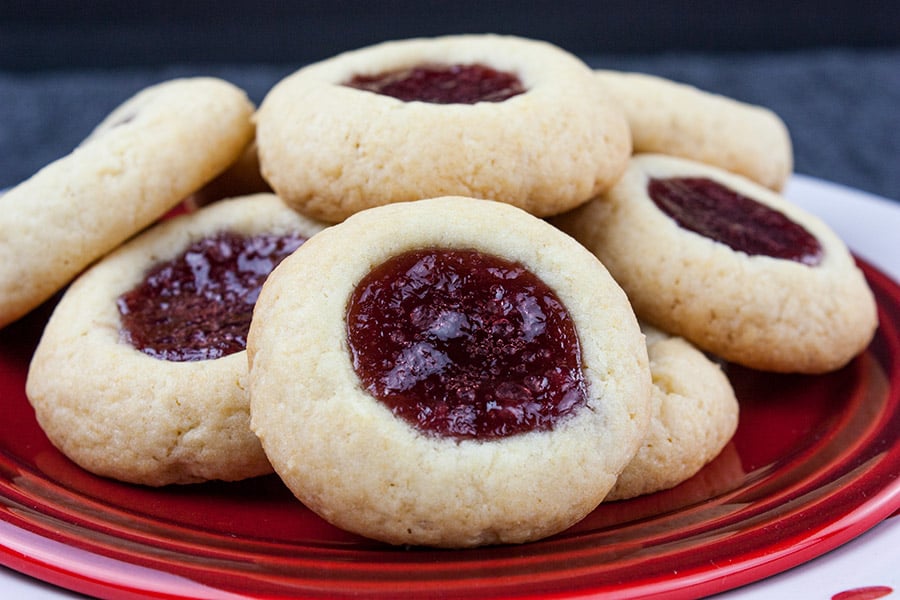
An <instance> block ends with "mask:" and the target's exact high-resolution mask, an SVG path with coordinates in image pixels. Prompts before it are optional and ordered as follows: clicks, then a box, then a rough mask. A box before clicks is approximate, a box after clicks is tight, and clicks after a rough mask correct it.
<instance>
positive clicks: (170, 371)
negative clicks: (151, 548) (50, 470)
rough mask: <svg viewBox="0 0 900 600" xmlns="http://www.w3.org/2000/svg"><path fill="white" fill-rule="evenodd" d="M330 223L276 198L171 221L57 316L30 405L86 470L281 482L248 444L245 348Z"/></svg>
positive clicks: (84, 280) (132, 245) (134, 244)
mask: <svg viewBox="0 0 900 600" xmlns="http://www.w3.org/2000/svg"><path fill="white" fill-rule="evenodd" d="M321 228H322V225H321V224H318V223H315V222H311V221H310V220H308V219H306V218H304V217H302V216H300V215H298V214H297V213H296V212H295V211H293V210H292V209H290V208H288V207H287V206H285V205H284V203H283V202H281V200H279V199H278V198H277V197H276V196H274V195H271V194H261V195H254V196H246V197H242V198H236V199H229V200H222V201H220V202H218V203H216V204H214V205H211V206H209V207H207V208H204V209H201V210H199V211H198V212H196V213H193V214H190V215H183V216H181V217H177V218H174V219H169V220H167V221H165V222H163V223H161V224H159V225H157V226H155V227H153V228H152V229H150V230H148V231H147V232H145V233H143V234H141V235H140V236H138V237H137V238H135V239H134V240H132V241H130V242H128V243H127V244H126V245H125V246H123V247H121V248H120V249H118V250H116V251H115V252H113V253H112V254H109V255H108V256H106V257H105V258H103V259H102V260H101V261H100V262H98V263H97V264H96V265H94V266H93V267H92V268H91V269H89V270H88V271H86V272H85V273H84V274H83V275H81V276H80V277H79V278H78V279H76V281H75V282H74V283H73V284H72V285H71V286H70V287H69V289H68V290H67V291H66V292H65V294H64V295H63V297H62V299H61V300H60V302H59V304H58V305H57V306H56V309H55V310H54V312H53V314H52V316H51V318H50V321H49V323H48V324H47V327H46V330H45V332H44V335H43V337H42V338H41V341H40V343H39V345H38V348H37V350H36V351H35V354H34V357H33V358H32V362H31V365H30V368H29V372H28V379H27V383H26V392H27V395H28V399H29V400H30V402H31V404H32V405H33V406H34V409H35V414H36V416H37V420H38V423H39V424H40V425H41V427H42V428H43V429H44V431H45V432H46V434H47V437H48V438H49V439H50V441H51V442H52V443H53V444H54V445H55V446H56V447H57V448H59V449H60V450H61V451H62V452H63V453H64V454H65V455H67V456H68V457H69V458H70V459H72V460H73V461H74V462H76V463H77V464H79V465H81V466H82V467H83V468H85V469H87V470H89V471H91V472H93V473H95V474H98V475H102V476H106V477H112V478H115V479H119V480H122V481H127V482H131V483H139V484H145V485H151V486H160V485H166V484H173V483H194V482H200V481H206V480H215V479H221V480H238V479H243V478H247V477H252V476H255V475H260V474H263V473H269V472H271V467H270V466H269V463H268V461H267V460H266V457H265V454H264V453H263V451H262V448H261V447H260V445H259V441H258V440H257V439H256V436H254V435H253V433H252V432H251V431H250V426H249V424H250V402H249V398H248V396H247V392H246V382H245V379H246V375H247V355H246V351H245V347H246V336H247V331H248V329H249V326H250V319H251V316H252V310H253V305H254V302H255V300H256V295H257V294H258V292H259V288H260V287H261V286H262V281H263V280H264V279H265V277H266V276H267V275H268V273H269V272H270V271H271V269H272V268H273V266H274V265H275V264H277V262H278V261H279V260H280V259H281V258H283V257H284V256H285V255H287V254H288V253H290V252H291V251H293V250H294V249H295V248H296V247H297V246H298V245H300V244H302V243H303V242H304V241H305V239H307V238H309V237H311V236H312V235H314V234H315V233H317V232H318V231H319V230H320V229H321Z"/></svg>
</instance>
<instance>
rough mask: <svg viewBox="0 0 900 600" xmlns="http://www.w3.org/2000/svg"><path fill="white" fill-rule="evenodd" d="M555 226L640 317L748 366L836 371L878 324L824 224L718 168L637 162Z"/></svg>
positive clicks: (858, 275)
mask: <svg viewBox="0 0 900 600" xmlns="http://www.w3.org/2000/svg"><path fill="white" fill-rule="evenodd" d="M556 224H557V225H559V226H560V227H562V228H563V229H564V230H565V231H568V232H569V233H571V234H572V235H573V236H574V237H576V238H577V239H578V240H580V241H581V242H582V243H583V244H584V245H585V246H587V247H588V248H589V249H591V250H592V251H593V252H595V253H596V255H597V256H598V257H599V258H600V260H601V261H603V263H604V264H605V265H606V267H607V268H608V269H609V271H610V272H611V273H612V275H613V276H614V277H615V278H616V280H617V281H618V282H619V284H620V285H621V286H622V287H623V288H624V289H625V291H626V293H627V294H628V296H629V298H630V300H631V303H632V306H633V307H634V310H635V312H636V313H637V315H638V316H639V317H640V318H641V319H644V320H646V321H648V322H649V323H651V324H653V325H655V326H657V327H660V328H661V329H663V330H665V331H667V332H670V333H672V334H673V335H677V336H681V337H684V338H686V339H687V340H688V341H690V342H692V343H693V344H694V345H696V346H697V347H699V348H700V349H702V350H704V351H707V352H711V353H713V354H716V355H718V356H719V357H721V358H724V359H725V360H728V361H732V362H735V363H738V364H742V365H744V366H747V367H750V368H754V369H760V370H765V371H777V372H797V373H822V372H826V371H831V370H834V369H837V368H840V367H841V366H843V365H844V364H846V363H847V362H849V361H850V360H851V359H852V358H853V357H854V356H856V355H857V354H859V353H860V352H861V351H862V350H863V349H865V347H866V346H867V345H868V344H869V342H870V341H871V339H872V336H873V335H874V333H875V329H876V327H877V325H878V318H877V312H876V307H875V300H874V296H873V294H872V291H871V290H870V289H869V286H868V284H867V283H866V280H865V278H864V276H863V274H862V272H861V270H860V269H859V268H858V267H857V265H856V263H855V261H854V259H853V256H852V255H851V254H850V252H849V251H848V249H847V247H846V246H845V245H844V243H843V242H842V241H841V240H840V239H839V238H838V236H837V235H836V234H835V233H834V232H833V231H832V230H831V229H830V228H829V227H828V226H827V225H826V224H825V223H823V222H822V221H821V220H820V219H818V218H817V217H815V216H814V215H812V214H809V213H808V212H806V211H804V210H802V209H800V208H799V207H797V206H796V205H794V204H792V203H791V202H789V201H788V200H786V199H784V198H783V197H782V196H780V195H779V194H777V193H776V192H773V191H771V190H769V189H767V188H765V187H762V186H760V185H758V184H756V183H754V182H752V181H750V180H748V179H746V178H744V177H741V176H738V175H735V174H732V173H729V172H727V171H724V170H722V169H718V168H716V167H712V166H709V165H704V164H701V163H697V162H694V161H688V160H685V159H680V158H674V157H669V156H662V155H638V156H636V157H635V158H633V159H632V160H631V165H630V166H629V168H628V170H627V171H626V173H625V175H623V177H622V179H620V180H619V181H618V182H617V183H616V185H615V186H614V187H613V188H611V189H610V190H609V192H608V193H606V194H604V195H602V196H600V197H598V198H596V199H594V200H592V201H591V202H589V203H588V204H586V205H584V206H582V207H579V208H578V209H576V210H574V211H571V212H570V213H568V214H566V215H565V216H563V217H561V218H559V219H558V220H557V221H556Z"/></svg>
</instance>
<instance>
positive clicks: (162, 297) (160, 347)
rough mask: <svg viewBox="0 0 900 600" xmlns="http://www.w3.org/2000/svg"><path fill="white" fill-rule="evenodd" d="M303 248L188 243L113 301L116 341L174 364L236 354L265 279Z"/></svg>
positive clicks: (262, 242)
mask: <svg viewBox="0 0 900 600" xmlns="http://www.w3.org/2000/svg"><path fill="white" fill-rule="evenodd" d="M304 241H306V240H305V238H304V237H302V236H300V235H296V234H293V235H286V236H281V235H271V234H263V235H254V236H247V237H245V236H241V235H236V234H232V233H220V234H217V235H215V236H211V237H208V238H204V239H201V240H199V241H197V242H195V243H194V244H192V245H191V246H190V247H189V248H188V249H187V250H186V251H185V252H184V253H183V254H182V255H181V256H179V257H177V258H175V259H174V260H171V261H168V262H165V263H160V264H158V265H156V266H155V267H154V268H153V269H152V270H151V271H150V272H149V273H148V274H147V276H146V277H145V278H144V281H143V282H142V283H141V284H140V285H138V286H137V287H135V288H134V289H132V290H130V291H129V292H126V293H125V294H122V296H120V297H119V298H118V301H117V305H118V308H119V313H120V314H121V320H122V335H123V337H124V339H125V340H126V341H128V342H129V343H130V344H131V345H132V346H134V347H135V348H137V349H138V350H140V351H141V352H143V353H145V354H149V355H150V356H153V357H155V358H160V359H163V360H170V361H178V362H181V361H193V360H208V359H214V358H219V357H222V356H226V355H228V354H233V353H235V352H240V351H241V350H244V349H245V348H246V347H247V332H248V331H249V330H250V318H251V317H252V316H253V306H254V305H255V304H256V298H257V297H258V296H259V291H260V289H261V288H262V285H263V283H264V282H265V279H266V277H267V276H268V275H269V273H270V272H271V271H272V269H274V268H275V267H276V266H277V265H278V263H279V262H281V260H282V259H284V258H285V257H286V256H287V255H289V254H290V253H291V252H293V251H294V250H296V249H297V248H298V247H299V246H300V245H301V244H302V243H303V242H304Z"/></svg>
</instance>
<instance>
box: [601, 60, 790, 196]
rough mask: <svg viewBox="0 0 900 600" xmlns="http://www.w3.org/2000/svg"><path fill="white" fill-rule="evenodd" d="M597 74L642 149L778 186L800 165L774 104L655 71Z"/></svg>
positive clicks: (636, 148)
mask: <svg viewBox="0 0 900 600" xmlns="http://www.w3.org/2000/svg"><path fill="white" fill-rule="evenodd" d="M596 74H597V78H598V79H599V80H600V82H601V83H602V84H603V86H604V87H605V88H606V89H607V90H608V91H609V93H610V94H612V95H613V96H614V97H615V98H617V99H618V101H619V103H620V104H621V106H622V109H623V110H624V112H625V116H626V118H627V119H628V125H629V127H630V128H631V136H632V143H633V145H634V151H635V152H636V153H659V154H668V155H671V156H679V157H682V158H687V159H691V160H696V161H698V162H703V163H707V164H710V165H714V166H717V167H719V168H722V169H725V170H726V171H732V172H734V173H738V174H739V175H743V176H744V177H747V178H748V179H752V180H753V181H756V182H757V183H759V184H761V185H763V186H766V187H768V188H771V189H774V190H780V189H782V188H783V187H784V184H785V183H786V182H787V179H788V177H789V176H790V174H791V171H792V170H793V165H794V158H793V150H792V147H791V139H790V134H789V133H788V129H787V127H786V126H785V124H784V122H783V121H782V120H781V118H779V117H778V115H776V114H775V113H774V112H772V111H771V110H769V109H768V108H765V107H763V106H757V105H753V104H747V103H745V102H739V101H737V100H734V99H732V98H728V97H726V96H721V95H718V94H712V93H709V92H706V91H703V90H700V89H698V88H695V87H692V86H689V85H685V84H682V83H677V82H675V81H671V80H668V79H664V78H662V77H655V76H653V75H645V74H642V73H623V72H617V71H609V70H599V71H597V72H596Z"/></svg>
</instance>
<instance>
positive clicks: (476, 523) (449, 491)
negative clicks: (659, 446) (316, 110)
mask: <svg viewBox="0 0 900 600" xmlns="http://www.w3.org/2000/svg"><path fill="white" fill-rule="evenodd" d="M496 223H504V227H503V228H502V229H497V228H496V226H495V224H496ZM347 240H353V243H352V245H351V246H348V244H347ZM435 247H438V248H446V249H475V250H478V251H480V252H483V253H487V254H490V255H493V256H498V257H502V258H505V259H506V260H510V261H513V262H517V263H519V264H521V265H523V266H525V267H526V268H527V269H529V270H530V271H531V272H532V273H534V274H535V275H537V276H538V277H539V278H540V279H541V280H542V281H543V282H544V283H545V284H547V285H548V286H549V287H550V289H551V290H553V291H554V292H555V293H556V295H557V296H558V297H559V299H560V300H561V301H562V303H563V304H564V305H565V306H566V308H567V309H568V313H569V315H570V317H571V318H572V320H573V322H574V325H575V328H576V331H577V335H578V338H579V340H580V344H581V353H582V361H583V365H584V367H583V371H584V376H585V380H586V382H587V390H588V391H587V403H586V405H584V406H582V408H581V409H580V410H578V411H577V412H576V413H574V414H571V415H569V416H568V418H566V419H565V420H563V421H562V422H560V423H557V425H556V426H555V428H553V429H552V430H550V431H531V432H527V433H520V434H517V435H512V436H508V437H503V438H499V439H493V440H478V439H475V440H472V439H467V440H460V441H458V440H454V439H450V438H446V437H441V436H438V435H428V434H423V433H419V432H418V431H417V430H416V429H415V428H414V427H413V426H411V425H409V424H408V423H407V422H406V421H404V420H402V419H400V418H397V417H395V416H393V414H392V413H391V410H390V409H389V408H388V407H387V406H385V405H384V404H383V403H381V402H380V401H378V400H376V399H375V398H374V397H373V396H371V395H370V394H369V393H367V392H366V391H365V390H364V388H363V385H362V383H361V381H360V379H359V378H358V377H357V375H356V373H355V371H354V367H353V364H352V361H351V356H350V351H349V349H348V342H347V321H346V311H347V306H348V301H349V299H350V297H351V295H352V294H353V292H354V289H355V287H356V286H357V284H358V282H360V280H361V279H362V278H363V277H364V276H365V275H366V274H367V273H369V272H370V271H371V270H372V269H373V268H375V267H376V266H378V265H380V264H382V263H384V262H385V261H387V260H388V259H390V258H391V257H394V256H397V255H399V254H402V253H405V252H407V251H411V250H416V249H421V248H435ZM310 280H316V281H317V283H318V284H317V285H316V286H310V285H308V282H309V281H310ZM247 349H248V355H249V358H250V396H251V415H252V422H251V426H252V428H253V430H254V431H255V432H256V433H257V435H258V436H259V437H260V439H261V441H262V443H263V448H264V449H265V451H266V453H267V455H268V456H269V459H270V460H271V462H272V465H273V466H274V468H275V471H276V472H277V473H278V474H279V475H280V476H281V478H282V479H283V480H284V481H285V483H286V484H287V485H288V487H289V488H290V489H291V490H292V491H293V492H294V494H295V495H296V496H297V497H298V498H299V499H300V500H301V501H302V502H303V503H304V504H306V506H308V507H309V508H310V509H312V510H313V511H315V512H317V513H318V514H319V515H321V516H322V517H323V518H325V519H326V520H328V521H330V522H332V523H333V524H335V525H337V526H339V527H342V528H344V529H347V530H350V531H354V532H356V533H359V534H362V535H365V536H369V537H372V538H375V539H379V540H382V541H386V542H389V543H392V544H419V545H431V546H445V547H466V546H477V545H481V544H493V543H507V542H508V543H513V542H525V541H528V540H534V539H537V538H541V537H544V536H547V535H551V534H553V533H555V532H558V531H561V530H563V529H565V528H566V527H568V526H570V525H571V524H573V523H575V522H576V521H578V520H580V519H581V518H582V517H584V516H585V515H586V514H588V513H589V512H590V511H591V510H593V509H594V508H595V507H596V506H597V504H598V503H599V502H600V501H601V500H602V499H603V498H604V496H605V495H606V493H607V492H608V491H609V490H610V488H611V487H612V486H613V484H614V483H615V480H616V477H617V476H618V474H619V473H620V472H621V470H622V469H623V468H624V467H625V465H626V464H627V463H628V461H629V460H630V459H631V458H632V456H633V455H634V453H635V452H636V450H637V448H638V446H639V445H640V443H641V440H642V439H643V435H644V432H645V431H646V427H647V424H648V420H649V396H650V385H651V384H650V373H649V368H648V364H647V354H646V344H645V343H644V339H643V336H642V334H641V332H640V329H639V326H638V324H637V321H636V319H635V317H634V315H633V313H632V310H631V307H630V306H629V305H628V302H627V299H626V297H625V295H624V293H622V291H621V289H620V288H619V286H618V285H616V283H615V282H614V281H613V280H612V278H611V277H610V276H609V274H608V273H607V272H606V270H605V269H604V268H603V266H602V265H601V264H600V262H599V261H597V259H596V258H595V257H594V256H593V255H591V254H590V253H589V252H587V251H586V250H585V249H584V248H583V247H581V246H580V245H579V244H577V243H576V242H575V241H574V240H572V239H571V238H570V237H568V236H566V235H564V234H562V233H561V232H559V231H558V230H556V229H554V228H553V227H551V226H549V225H547V224H546V223H545V222H543V221H541V220H540V219H537V218H535V217H533V216H530V215H528V214H527V213H525V212H523V211H521V210H519V209H517V208H514V207H512V206H508V205H506V204H502V203H496V202H490V201H485V200H474V199H468V198H460V197H447V198H439V199H432V200H423V201H420V202H414V203H407V204H402V205H398V204H394V205H389V206H384V207H379V208H373V209H370V210H367V211H363V212H361V213H359V214H357V215H355V216H353V217H351V218H350V219H348V220H347V221H345V222H344V223H342V224H340V225H335V226H333V227H331V228H329V229H327V230H325V231H323V232H322V233H321V234H319V235H317V236H316V237H315V238H313V239H311V240H310V241H308V242H307V243H306V244H304V245H303V246H302V247H301V248H300V249H298V250H297V252H295V253H294V254H293V255H292V256H290V257H288V258H287V259H285V261H284V262H283V263H281V265H280V266H279V267H278V268H276V269H275V271H274V272H273V273H272V275H271V276H270V277H269V279H268V280H267V281H266V284H265V285H264V286H263V290H262V292H261V294H260V297H259V301H258V302H257V305H256V312H255V313H254V318H253V323H252V325H251V328H250V336H249V338H248V342H247Z"/></svg>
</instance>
